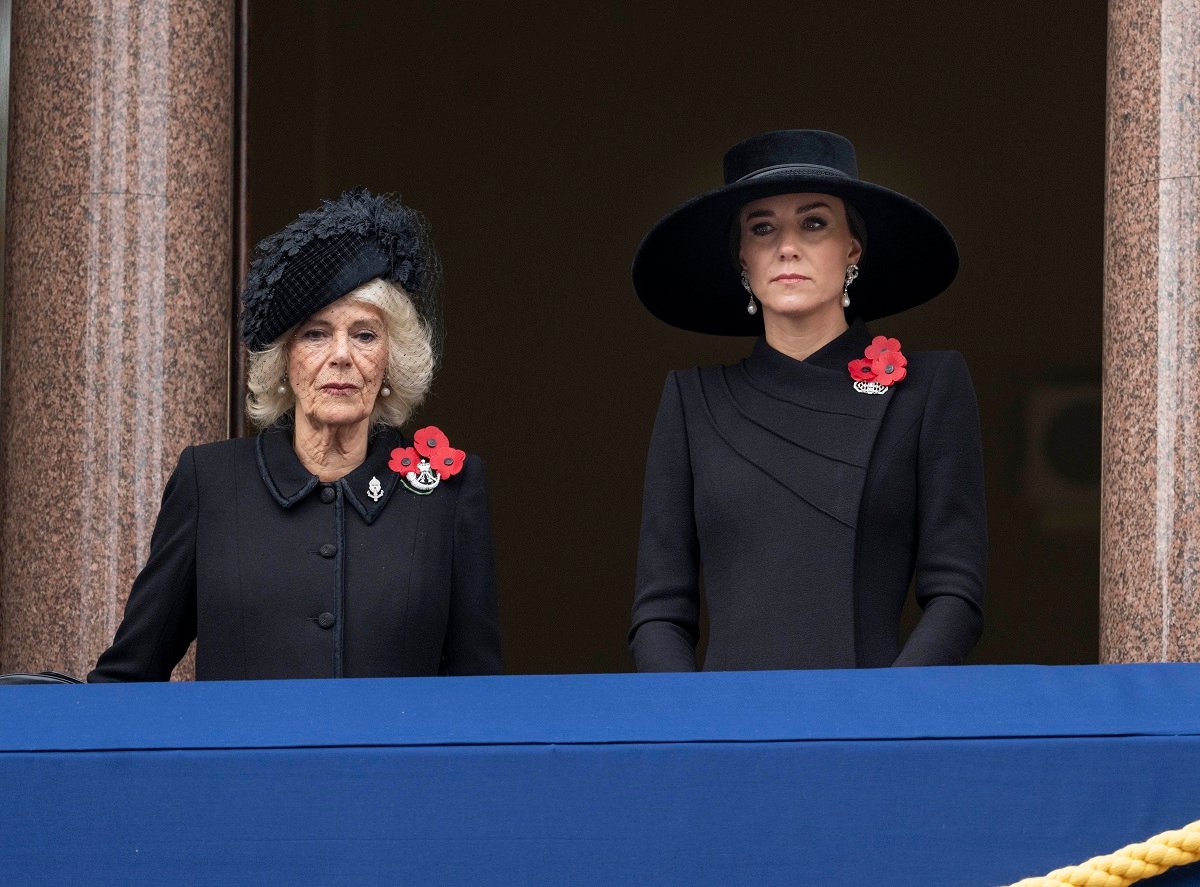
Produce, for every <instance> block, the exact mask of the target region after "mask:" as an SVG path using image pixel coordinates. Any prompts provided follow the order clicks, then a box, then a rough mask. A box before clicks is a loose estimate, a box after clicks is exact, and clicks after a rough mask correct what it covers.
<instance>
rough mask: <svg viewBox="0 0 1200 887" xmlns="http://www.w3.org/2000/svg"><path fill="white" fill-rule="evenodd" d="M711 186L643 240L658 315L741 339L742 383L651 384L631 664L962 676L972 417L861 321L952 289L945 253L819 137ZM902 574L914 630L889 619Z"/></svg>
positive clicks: (970, 623) (644, 287)
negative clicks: (913, 602) (945, 668)
mask: <svg viewBox="0 0 1200 887" xmlns="http://www.w3.org/2000/svg"><path fill="white" fill-rule="evenodd" d="M725 182H726V184H725V186H724V187H722V188H719V189H717V190H715V191H712V192H709V193H707V194H704V195H702V196H700V197H698V198H695V199H693V200H691V201H689V202H688V203H686V204H684V205H683V206H681V207H680V208H678V209H677V210H675V211H674V212H672V213H671V214H669V215H667V216H666V217H665V218H664V219H663V220H662V221H660V222H659V223H658V224H657V225H656V226H655V227H654V228H653V229H652V230H651V231H650V233H649V234H648V235H647V236H646V238H645V239H644V240H643V241H642V244H641V246H640V247H639V249H638V253H637V257H636V259H635V261H634V266H633V279H634V286H635V288H636V289H637V292H638V295H639V297H640V298H641V299H642V301H643V302H644V303H645V305H646V306H647V307H648V308H649V309H650V310H651V311H652V312H653V313H654V314H655V315H656V316H658V317H659V318H660V319H662V320H664V321H666V322H667V323H670V324H672V325H674V326H677V327H682V328H683V329H688V330H694V331H698V332H704V333H715V334H718V335H757V336H758V337H759V338H758V340H757V342H756V343H755V345H754V349H753V351H752V352H751V354H750V356H749V357H748V358H746V359H745V360H743V361H742V362H741V363H740V364H737V365H735V366H726V367H714V368H705V369H692V370H687V371H683V372H676V373H671V374H670V376H669V377H668V378H667V383H666V388H665V390H664V392H663V396H662V403H661V406H660V407H659V412H658V418H657V420H656V422H655V425H654V431H653V434H652V436H651V441H650V453H649V460H648V463H647V469H646V488H645V497H644V503H643V512H642V531H641V539H640V544H639V550H638V570H637V589H636V597H635V600H634V605H633V626H632V628H631V630H630V633H629V639H630V647H631V650H632V653H633V656H634V659H635V661H636V664H637V667H638V669H639V670H641V671H668V670H675V671H685V670H693V669H696V668H697V667H698V665H699V663H698V661H697V655H696V650H697V644H698V641H699V640H700V609H701V607H700V603H701V588H703V594H704V599H705V603H706V604H707V609H708V625H709V631H708V638H707V654H706V657H705V659H704V662H703V666H704V667H705V668H707V669H769V668H853V667H856V666H889V665H938V664H950V663H956V662H960V661H962V659H963V657H964V656H966V654H967V652H968V651H969V650H970V649H971V647H972V646H973V645H974V643H975V641H976V640H977V639H978V637H979V632H980V626H981V602H982V598H983V587H984V571H985V562H986V556H987V531H986V522H985V514H984V501H983V469H982V457H981V446H980V433H979V419H978V411H977V407H976V404H975V395H974V391H973V389H972V386H971V380H970V376H969V375H968V373H967V368H966V365H965V363H964V362H963V359H962V357H961V356H960V355H959V354H958V353H957V352H953V351H940V352H907V351H903V350H902V349H901V345H900V342H899V341H897V340H896V339H895V338H890V337H887V336H884V335H874V334H873V332H871V331H868V329H867V327H866V326H865V324H864V321H865V320H871V319H874V318H878V317H883V316H886V315H889V314H893V313H895V312H898V311H901V310H904V309H906V308H909V307H912V306H914V305H918V304H920V303H922V302H924V301H926V300H927V299H930V298H932V297H934V296H935V295H937V294H938V293H940V292H941V291H942V290H943V289H945V288H946V287H947V286H949V284H950V282H951V281H952V280H953V279H954V276H955V274H956V272H957V270H958V252H957V250H956V248H955V246H954V241H953V240H952V239H951V237H950V235H949V233H948V232H947V231H946V229H945V227H944V226H943V225H942V224H941V222H939V221H938V220H937V218H935V217H934V216H933V214H932V213H930V212H929V211H928V210H926V209H925V208H924V207H922V206H920V205H918V204H916V203H914V202H913V201H912V200H910V199H908V198H907V197H904V196H903V195H900V194H897V193H895V192H893V191H890V190H888V189H886V188H883V187H880V186H878V185H873V184H870V183H868V182H864V181H861V180H860V179H859V178H858V170H857V163H856V161H855V156H854V148H853V146H852V145H851V144H850V143H849V142H848V141H846V140H845V139H843V138H841V137H840V136H837V135H833V134H832V133H826V132H819V131H812V130H788V131H783V132H772V133H766V134H764V135H760V136H756V137H754V138H751V139H748V140H746V141H744V142H742V143H740V144H738V145H736V146H735V147H734V148H732V149H731V150H730V151H729V152H728V153H727V154H726V156H725ZM914 576H915V580H916V582H915V594H916V599H917V602H918V604H920V606H921V607H922V608H923V611H924V612H923V615H922V617H921V620H920V622H919V624H918V625H917V627H916V629H915V630H914V631H913V632H912V634H911V635H910V636H909V637H908V638H907V639H906V640H902V639H901V637H900V613H901V610H902V608H903V605H904V601H905V598H906V597H907V594H908V590H909V587H910V583H911V582H912V580H913V578H914Z"/></svg>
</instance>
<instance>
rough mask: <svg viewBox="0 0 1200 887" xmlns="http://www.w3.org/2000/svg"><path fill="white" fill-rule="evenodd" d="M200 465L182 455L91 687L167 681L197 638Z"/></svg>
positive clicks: (90, 678)
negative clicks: (145, 555) (143, 563)
mask: <svg viewBox="0 0 1200 887" xmlns="http://www.w3.org/2000/svg"><path fill="white" fill-rule="evenodd" d="M196 490H197V486H196V463H195V459H194V457H193V455H192V448H191V447H189V448H188V449H186V450H184V451H183V454H182V455H181V456H180V457H179V463H178V465H176V466H175V471H174V472H173V473H172V474H171V477H170V478H169V479H168V480H167V485H166V488H165V489H164V490H163V498H162V505H161V506H160V507H159V510H158V520H157V521H156V522H155V524H154V533H153V534H152V535H151V537H150V557H149V558H148V559H147V561H146V566H145V567H143V568H142V571H141V572H140V573H139V574H138V576H137V578H136V579H135V580H134V581H133V589H132V590H131V591H130V593H129V600H128V602H127V603H126V604H125V616H124V618H123V619H122V620H121V625H120V626H119V627H118V628H117V634H116V637H114V638H113V642H112V645H111V646H110V647H109V648H108V649H107V650H105V651H104V652H103V653H102V654H101V655H100V659H99V661H98V662H97V663H96V667H95V669H93V670H92V672H91V673H90V674H89V675H88V676H87V679H88V681H89V682H93V683H102V682H111V681H166V680H169V679H170V677H171V670H172V669H173V668H174V667H175V666H176V664H178V662H179V660H180V659H182V658H183V654H184V653H186V652H187V648H188V645H189V644H191V642H192V641H193V640H194V639H195V637H196V510H197V492H196Z"/></svg>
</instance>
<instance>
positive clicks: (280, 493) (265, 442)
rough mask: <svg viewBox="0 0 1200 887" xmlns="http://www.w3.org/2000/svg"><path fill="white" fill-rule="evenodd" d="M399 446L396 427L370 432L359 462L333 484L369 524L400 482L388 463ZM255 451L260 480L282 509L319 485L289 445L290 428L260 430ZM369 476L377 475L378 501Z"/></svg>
mask: <svg viewBox="0 0 1200 887" xmlns="http://www.w3.org/2000/svg"><path fill="white" fill-rule="evenodd" d="M398 446H403V441H402V439H401V437H400V432H399V431H397V430H396V429H394V428H384V429H382V430H381V431H378V432H375V433H373V434H372V435H371V438H370V440H369V441H368V443H367V457H366V459H364V460H363V463H362V465H359V466H358V467H357V468H355V469H354V470H353V471H351V472H350V473H349V474H347V475H346V476H345V477H342V478H340V479H338V480H337V481H335V482H334V484H333V486H337V487H340V488H341V491H342V495H343V496H344V497H345V498H346V501H347V502H349V503H350V504H351V505H352V506H353V507H354V510H355V511H357V512H358V513H359V515H360V516H361V517H362V519H363V520H364V521H366V522H367V523H368V524H372V523H374V522H375V519H376V518H377V517H378V516H379V513H380V512H381V511H383V509H384V507H385V506H386V505H387V503H388V502H389V501H390V500H391V498H392V494H393V493H395V491H396V487H397V486H399V485H400V475H398V474H396V472H394V471H392V470H391V469H390V468H388V464H387V463H388V458H389V457H390V455H391V452H392V450H393V449H394V448H396V447H398ZM255 454H256V456H257V459H258V471H259V474H260V475H261V476H262V480H263V483H264V484H265V485H266V487H267V490H268V491H269V492H270V494H271V497H272V498H273V499H274V500H275V501H276V502H278V503H279V506H280V507H281V508H291V507H292V506H293V505H295V504H296V503H297V502H300V501H302V500H303V499H304V498H305V497H306V496H309V495H311V494H312V493H313V491H314V490H316V489H318V488H319V487H321V486H322V484H321V481H320V479H319V478H318V477H317V476H316V475H315V474H312V473H310V472H309V470H308V469H307V468H305V467H304V465H303V464H302V463H301V462H300V457H299V456H297V455H296V451H295V450H294V449H293V448H292V431H291V429H290V428H287V427H283V426H280V425H273V426H271V427H270V428H267V429H264V430H263V431H261V432H260V433H259V435H258V440H257V441H256V442H255ZM372 478H377V479H378V480H379V483H380V486H381V490H380V492H381V493H382V495H381V496H380V497H379V499H378V500H377V501H376V500H373V499H372V498H371V497H370V495H369V490H370V485H371V479H372Z"/></svg>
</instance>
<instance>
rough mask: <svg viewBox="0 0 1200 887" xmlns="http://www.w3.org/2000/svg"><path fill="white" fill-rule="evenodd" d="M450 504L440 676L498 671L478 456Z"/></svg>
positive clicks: (488, 528)
mask: <svg viewBox="0 0 1200 887" xmlns="http://www.w3.org/2000/svg"><path fill="white" fill-rule="evenodd" d="M461 479H462V484H463V486H462V490H461V491H460V492H459V494H458V501H457V503H456V504H455V509H454V555H453V561H452V565H451V576H450V619H449V624H448V625H447V627H446V640H445V643H444V645H443V648H442V663H441V668H440V669H439V672H440V673H441V674H443V675H478V674H500V672H501V670H502V665H501V661H500V613H499V603H498V600H497V595H496V561H495V555H494V553H493V550H492V518H491V512H490V510H489V508H488V495H487V482H486V480H485V479H484V473H483V460H482V459H480V458H479V457H478V456H471V457H469V458H468V459H467V464H466V465H465V466H464V467H463V472H462V475H461Z"/></svg>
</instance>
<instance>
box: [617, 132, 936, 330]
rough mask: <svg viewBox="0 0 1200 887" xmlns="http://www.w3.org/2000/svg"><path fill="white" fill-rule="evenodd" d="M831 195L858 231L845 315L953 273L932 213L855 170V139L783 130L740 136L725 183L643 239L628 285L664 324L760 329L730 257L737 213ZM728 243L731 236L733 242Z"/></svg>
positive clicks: (865, 312)
mask: <svg viewBox="0 0 1200 887" xmlns="http://www.w3.org/2000/svg"><path fill="white" fill-rule="evenodd" d="M809 192H811V193H817V194H831V195H833V196H835V197H840V198H841V199H842V200H844V201H846V203H848V204H850V205H851V206H852V207H854V209H855V210H857V212H858V214H859V215H860V216H861V217H862V220H863V223H864V226H865V228H866V232H865V234H866V240H867V242H866V243H865V244H864V247H865V250H864V253H863V257H862V259H861V260H860V261H859V263H858V264H859V276H858V279H857V280H856V281H855V282H854V284H853V286H851V288H850V298H851V307H850V309H849V312H848V313H849V314H850V315H852V316H856V317H861V318H863V319H864V320H873V319H874V318H877V317H884V316H886V315H888V314H895V313H897V312H899V311H903V310H905V309H906V308H912V307H913V306H914V305H920V304H921V303H922V302H925V301H928V300H929V299H932V298H933V297H934V296H936V295H937V294H938V293H940V292H941V291H942V290H944V289H945V288H946V287H948V286H949V285H950V283H951V281H953V280H954V275H955V274H957V273H958V248H957V247H956V246H955V245H954V239H953V238H952V237H951V236H950V232H949V231H947V230H946V226H945V225H943V224H942V223H941V222H940V221H939V220H938V218H937V217H936V216H935V215H934V214H933V213H931V212H930V211H929V210H927V209H925V207H923V206H921V205H920V204H919V203H917V202H916V201H914V200H910V199H909V198H907V197H905V196H904V195H903V194H898V193H896V192H895V191H891V190H889V189H887V188H884V187H882V186H881V185H873V184H871V183H870V182H864V181H862V180H861V179H859V177H858V162H857V161H856V159H855V156H854V146H853V145H852V144H850V142H849V141H847V140H846V139H844V138H842V137H841V136H839V135H835V134H834V133H831V132H822V131H820V130H812V129H788V130H781V131H779V132H768V133H764V134H762V135H757V136H754V137H753V138H749V139H746V140H745V141H744V142H739V143H738V144H736V145H734V146H733V147H732V148H730V149H729V151H728V153H726V155H725V185H724V186H723V187H721V188H717V189H716V190H715V191H709V192H708V193H706V194H701V195H700V196H699V197H695V198H693V199H692V200H689V201H688V202H687V203H685V204H683V205H682V206H680V207H679V208H678V209H676V210H674V211H673V212H671V213H669V214H668V215H666V216H665V217H663V218H662V219H661V220H660V221H659V222H658V223H657V224H656V225H655V226H654V227H653V228H651V229H650V232H649V233H648V234H647V235H646V236H645V237H644V238H643V239H642V243H641V245H640V246H639V247H638V251H637V255H636V256H635V257H634V260H633V286H634V289H635V290H636V291H637V294H638V297H639V298H640V299H641V300H642V302H643V303H644V304H645V306H646V307H647V308H649V309H650V311H651V312H652V313H653V314H654V315H655V316H656V317H658V318H659V319H660V320H664V321H666V322H667V323H669V324H671V325H672V326H677V327H680V328H682V329H685V330H692V331H694V332H698V333H713V334H716V335H727V336H753V335H759V334H760V333H762V330H763V321H762V313H761V312H759V313H758V314H756V315H750V314H747V313H746V299H747V296H746V291H745V290H744V289H743V288H742V284H741V275H740V270H739V269H738V268H737V266H736V263H735V260H734V259H733V258H732V257H731V255H730V243H731V240H730V238H731V236H733V234H732V232H733V230H734V225H735V222H736V219H737V213H738V211H739V210H740V209H741V208H742V207H743V206H745V205H746V204H747V203H749V202H750V201H752V200H759V199H761V198H763V197H771V196H773V195H776V194H798V193H809ZM734 242H736V241H734Z"/></svg>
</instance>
